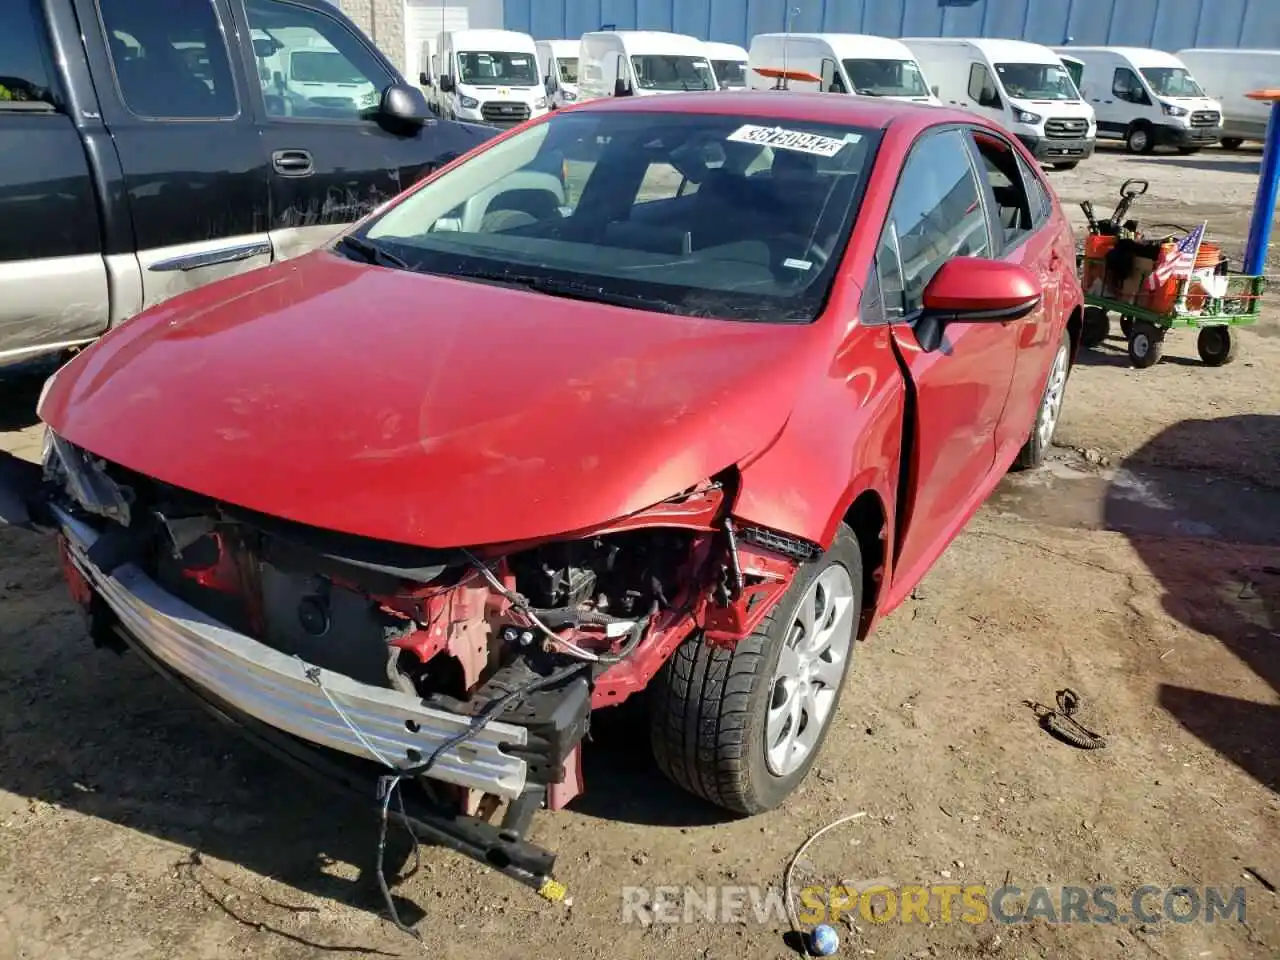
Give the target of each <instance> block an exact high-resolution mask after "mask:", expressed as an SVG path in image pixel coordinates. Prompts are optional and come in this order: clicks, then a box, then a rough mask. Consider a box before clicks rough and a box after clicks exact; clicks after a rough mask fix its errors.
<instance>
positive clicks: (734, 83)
mask: <svg viewBox="0 0 1280 960" xmlns="http://www.w3.org/2000/svg"><path fill="white" fill-rule="evenodd" d="M711 66H712V67H714V68H715V71H716V78H717V79H718V80H719V81H720V83H721V84H723V85H724V86H726V87H745V86H746V85H747V65H746V64H745V63H743V62H742V61H740V60H712V61H711Z"/></svg>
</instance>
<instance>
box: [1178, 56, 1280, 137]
mask: <svg viewBox="0 0 1280 960" xmlns="http://www.w3.org/2000/svg"><path fill="white" fill-rule="evenodd" d="M1178 59H1179V60H1181V61H1182V62H1183V63H1184V64H1186V66H1187V69H1188V70H1190V71H1191V74H1192V76H1194V77H1195V78H1196V82H1197V83H1198V84H1200V86H1201V87H1202V88H1203V89H1204V92H1205V93H1206V94H1208V95H1209V96H1210V97H1212V98H1213V99H1214V100H1217V101H1218V104H1219V105H1220V107H1221V109H1222V146H1223V147H1225V148H1226V149H1227V150H1238V149H1240V145H1241V144H1242V143H1244V142H1245V141H1246V140H1265V139H1266V137H1267V121H1268V120H1269V119H1271V104H1269V103H1263V102H1261V101H1258V100H1250V99H1249V98H1248V97H1247V96H1245V94H1247V93H1251V92H1252V91H1254V90H1268V89H1272V88H1274V87H1276V86H1280V50H1210V49H1200V48H1197V49H1192V50H1179V51H1178Z"/></svg>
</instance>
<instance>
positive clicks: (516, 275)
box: [342, 110, 879, 322]
mask: <svg viewBox="0 0 1280 960" xmlns="http://www.w3.org/2000/svg"><path fill="white" fill-rule="evenodd" d="M878 142H879V133H878V132H877V131H874V130H866V129H857V128H853V127H848V126H843V125H835V124H830V123H813V122H808V121H796V120H787V119H783V118H780V117H779V118H749V119H748V118H743V117H741V116H733V115H729V114H706V113H694V114H685V113H679V112H662V111H643V112H641V111H634V112H633V111H613V110H607V111H573V112H565V113H558V114H553V115H552V117H551V119H550V120H548V121H545V122H542V123H538V124H534V125H532V126H530V127H528V128H527V129H525V130H523V131H520V132H518V133H516V134H514V135H512V136H510V137H508V138H507V139H505V140H502V141H501V142H498V143H495V144H494V145H493V146H491V147H488V148H485V149H483V150H481V151H480V152H478V153H476V154H475V155H474V156H472V157H471V158H470V159H468V160H466V161H465V162H463V163H461V164H459V165H458V166H456V167H454V168H453V169H451V170H449V171H448V172H446V173H444V174H442V175H440V176H439V177H437V178H436V179H435V180H432V181H430V182H428V183H427V184H425V185H424V186H423V187H421V188H420V189H418V190H416V191H414V192H413V193H411V194H409V195H407V196H406V197H405V198H403V199H402V200H400V201H398V202H397V203H395V204H394V205H392V206H391V207H389V208H388V209H387V210H385V211H384V212H383V213H381V214H380V215H379V216H377V217H376V218H375V219H373V220H372V221H371V222H370V223H369V224H367V225H366V226H365V227H364V228H362V230H360V231H358V233H357V234H356V235H355V236H356V240H357V243H350V242H348V243H346V244H345V245H343V246H342V249H344V252H348V253H351V251H350V250H349V249H347V248H351V247H355V248H356V251H355V253H353V254H352V255H356V254H359V255H360V256H361V258H362V259H366V260H375V259H376V260H377V261H378V262H382V263H384V264H387V263H390V264H391V265H392V266H400V267H401V268H404V269H411V270H415V271H419V272H423V273H431V274H439V275H444V276H452V277H456V278H460V279H473V280H476V281H479V282H486V283H496V284H500V285H509V286H514V287H519V288H523V289H530V290H536V291H539V292H542V293H546V294H550V295H554V296H567V297H573V298H575V299H585V300H593V301H597V302H600V303H610V304H617V305H621V306H628V307H637V308H641V309H646V310H654V311H659V312H665V313H678V314H685V315H691V316H703V317H719V318H724V319H731V320H755V321H763V322H805V321H809V320H812V319H814V318H815V317H816V316H817V315H818V314H819V312H820V311H821V310H822V307H823V304H824V303H825V302H826V298H827V294H828V291H829V289H830V287H831V283H832V279H833V276H834V274H835V269H836V266H837V264H838V262H839V259H840V254H841V252H842V250H843V247H844V244H845V241H846V239H847V237H848V235H849V231H850V224H851V223H852V221H853V218H854V216H855V213H856V209H857V204H858V200H859V198H860V197H861V194H862V184H863V183H865V181H866V175H867V172H868V170H869V168H870V165H871V162H872V159H873V157H874V153H875V146H876V144H877V143H878ZM361 240H363V241H366V243H365V244H364V249H363V250H360V249H359V247H358V241H361ZM370 244H372V245H373V247H372V249H371V248H370ZM396 261H400V263H398V264H397V262H396Z"/></svg>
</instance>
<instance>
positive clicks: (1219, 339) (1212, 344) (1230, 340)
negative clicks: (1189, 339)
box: [1196, 327, 1240, 367]
mask: <svg viewBox="0 0 1280 960" xmlns="http://www.w3.org/2000/svg"><path fill="white" fill-rule="evenodd" d="M1196 350H1197V351H1198V352H1199V354H1200V359H1201V360H1202V361H1203V362H1204V363H1205V365H1206V366H1210V367H1221V366H1225V365H1226V364H1228V363H1230V362H1231V361H1232V360H1234V359H1235V358H1236V354H1237V353H1238V352H1239V350H1240V338H1239V337H1238V336H1236V334H1235V331H1234V330H1232V329H1231V328H1230V327H1205V328H1204V329H1202V330H1201V331H1200V334H1199V336H1197V337H1196Z"/></svg>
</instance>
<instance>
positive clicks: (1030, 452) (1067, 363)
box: [1013, 310, 1088, 470]
mask: <svg viewBox="0 0 1280 960" xmlns="http://www.w3.org/2000/svg"><path fill="white" fill-rule="evenodd" d="M1087 312H1088V311H1087V310H1086V313H1087ZM1060 360H1061V361H1062V363H1063V365H1064V371H1063V379H1062V383H1061V385H1060V390H1061V392H1060V393H1059V395H1058V397H1057V400H1056V403H1057V404H1058V409H1057V412H1056V413H1054V415H1053V426H1052V427H1051V428H1050V429H1049V431H1048V433H1047V434H1045V433H1042V432H1041V429H1040V422H1041V420H1042V419H1043V418H1044V416H1045V410H1046V408H1047V407H1048V405H1049V403H1050V402H1053V398H1051V396H1050V391H1049V388H1050V387H1051V386H1053V381H1054V374H1055V372H1056V371H1057V367H1058V362H1059V361H1060ZM1070 379H1071V335H1070V334H1069V333H1067V331H1065V330H1064V331H1063V332H1062V341H1061V342H1060V343H1059V344H1058V350H1057V352H1056V353H1055V354H1054V357H1053V362H1052V363H1051V364H1050V365H1049V375H1048V376H1047V377H1045V382H1044V389H1043V390H1042V391H1041V392H1040V405H1039V406H1037V407H1036V419H1035V422H1034V423H1032V425H1031V436H1030V437H1028V438H1027V442H1026V443H1024V444H1023V445H1022V449H1021V450H1019V451H1018V456H1017V458H1016V459H1015V460H1014V461H1013V469H1014V470H1034V469H1035V468H1036V467H1038V466H1040V465H1041V464H1042V463H1044V458H1045V456H1046V455H1047V454H1048V452H1049V448H1050V447H1052V446H1053V436H1054V434H1055V433H1056V432H1057V429H1058V423H1059V422H1060V421H1061V419H1062V404H1063V400H1064V398H1063V396H1062V393H1065V391H1066V389H1067V381H1068V380H1070Z"/></svg>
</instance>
